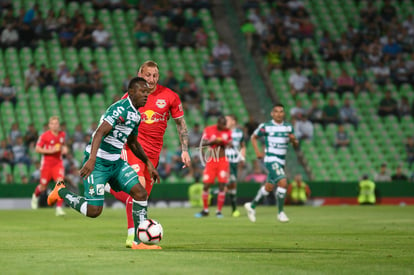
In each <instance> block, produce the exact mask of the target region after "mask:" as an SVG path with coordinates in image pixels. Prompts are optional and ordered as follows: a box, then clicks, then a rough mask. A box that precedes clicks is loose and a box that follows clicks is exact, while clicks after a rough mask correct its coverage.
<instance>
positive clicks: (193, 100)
mask: <svg viewBox="0 0 414 275" xmlns="http://www.w3.org/2000/svg"><path fill="white" fill-rule="evenodd" d="M179 86H180V91H181V95H182V96H181V100H182V101H183V103H185V104H186V105H187V107H191V108H192V107H196V108H197V106H198V105H199V104H200V90H199V87H198V85H197V83H196V81H195V78H194V76H192V75H191V74H189V73H185V74H184V78H183V80H182V81H181V82H180V85H179Z"/></svg>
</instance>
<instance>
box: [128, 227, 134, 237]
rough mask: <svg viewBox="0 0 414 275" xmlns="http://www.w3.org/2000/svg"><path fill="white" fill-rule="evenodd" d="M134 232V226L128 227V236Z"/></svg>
mask: <svg viewBox="0 0 414 275" xmlns="http://www.w3.org/2000/svg"><path fill="white" fill-rule="evenodd" d="M134 232H135V228H134V227H132V228H128V236H130V235H134V234H135V233H134Z"/></svg>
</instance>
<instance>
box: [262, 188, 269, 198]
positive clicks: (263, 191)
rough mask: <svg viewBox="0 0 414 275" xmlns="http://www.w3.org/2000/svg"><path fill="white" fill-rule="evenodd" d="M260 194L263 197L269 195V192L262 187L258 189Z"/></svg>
mask: <svg viewBox="0 0 414 275" xmlns="http://www.w3.org/2000/svg"><path fill="white" fill-rule="evenodd" d="M260 193H262V195H263V196H267V195H269V192H267V191H266V188H265V187H264V186H262V187H261V188H260Z"/></svg>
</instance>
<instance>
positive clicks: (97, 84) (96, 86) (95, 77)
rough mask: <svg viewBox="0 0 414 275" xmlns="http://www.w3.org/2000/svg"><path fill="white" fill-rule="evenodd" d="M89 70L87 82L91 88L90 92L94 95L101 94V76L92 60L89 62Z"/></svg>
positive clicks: (94, 61)
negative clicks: (88, 81)
mask: <svg viewBox="0 0 414 275" xmlns="http://www.w3.org/2000/svg"><path fill="white" fill-rule="evenodd" d="M90 65H91V66H90V67H91V70H90V72H89V80H90V82H91V86H92V92H93V93H94V94H102V93H103V80H102V78H103V74H102V72H101V71H100V70H99V68H98V64H97V63H96V60H94V59H92V60H91V62H90Z"/></svg>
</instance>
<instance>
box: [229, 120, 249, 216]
mask: <svg viewBox="0 0 414 275" xmlns="http://www.w3.org/2000/svg"><path fill="white" fill-rule="evenodd" d="M226 121H227V128H229V129H230V130H231V139H232V142H231V146H230V147H227V148H226V157H227V160H228V161H229V163H230V179H229V183H228V185H227V194H228V195H229V197H230V203H231V208H232V216H233V217H239V216H240V212H239V210H237V197H236V195H237V171H238V168H239V162H241V161H244V160H245V158H246V146H245V143H244V134H243V130H241V129H240V128H239V127H237V117H236V116H235V115H227V116H226Z"/></svg>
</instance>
